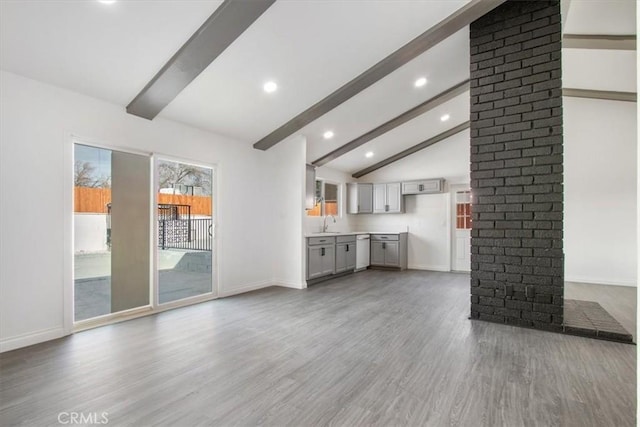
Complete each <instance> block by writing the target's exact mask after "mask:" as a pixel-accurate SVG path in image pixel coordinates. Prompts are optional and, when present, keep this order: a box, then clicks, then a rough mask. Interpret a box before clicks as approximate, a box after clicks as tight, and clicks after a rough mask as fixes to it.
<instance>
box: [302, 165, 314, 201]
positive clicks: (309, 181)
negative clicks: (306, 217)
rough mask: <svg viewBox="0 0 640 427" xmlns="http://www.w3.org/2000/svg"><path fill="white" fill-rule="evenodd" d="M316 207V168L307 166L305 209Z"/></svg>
mask: <svg viewBox="0 0 640 427" xmlns="http://www.w3.org/2000/svg"><path fill="white" fill-rule="evenodd" d="M315 206H316V168H314V167H313V166H311V165H307V171H306V182H305V200H304V208H305V209H313V208H314V207H315Z"/></svg>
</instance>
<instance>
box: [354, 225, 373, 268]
mask: <svg viewBox="0 0 640 427" xmlns="http://www.w3.org/2000/svg"><path fill="white" fill-rule="evenodd" d="M370 249H371V247H370V246H369V235H368V234H358V235H357V237H356V271H360V270H364V269H366V268H367V267H369V250H370Z"/></svg>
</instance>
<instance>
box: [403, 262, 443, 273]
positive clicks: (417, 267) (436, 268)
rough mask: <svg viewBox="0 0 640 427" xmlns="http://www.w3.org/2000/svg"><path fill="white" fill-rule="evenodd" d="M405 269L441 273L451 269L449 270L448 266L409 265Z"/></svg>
mask: <svg viewBox="0 0 640 427" xmlns="http://www.w3.org/2000/svg"><path fill="white" fill-rule="evenodd" d="M407 268H408V269H409V270H428V271H443V272H449V271H451V268H449V266H448V265H426V264H409V265H408V266H407Z"/></svg>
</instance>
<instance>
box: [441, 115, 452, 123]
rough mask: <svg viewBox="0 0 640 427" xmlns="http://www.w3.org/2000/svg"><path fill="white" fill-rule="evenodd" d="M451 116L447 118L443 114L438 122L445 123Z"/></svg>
mask: <svg viewBox="0 0 640 427" xmlns="http://www.w3.org/2000/svg"><path fill="white" fill-rule="evenodd" d="M450 117H451V116H449V115H448V114H445V115H444V116H442V117H440V121H441V122H446V121H447V120H449V118H450Z"/></svg>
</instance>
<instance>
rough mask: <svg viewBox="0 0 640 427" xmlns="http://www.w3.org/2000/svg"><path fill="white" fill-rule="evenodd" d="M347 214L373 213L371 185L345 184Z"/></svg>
mask: <svg viewBox="0 0 640 427" xmlns="http://www.w3.org/2000/svg"><path fill="white" fill-rule="evenodd" d="M347 213H348V214H362V213H373V184H361V183H349V184H347Z"/></svg>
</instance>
